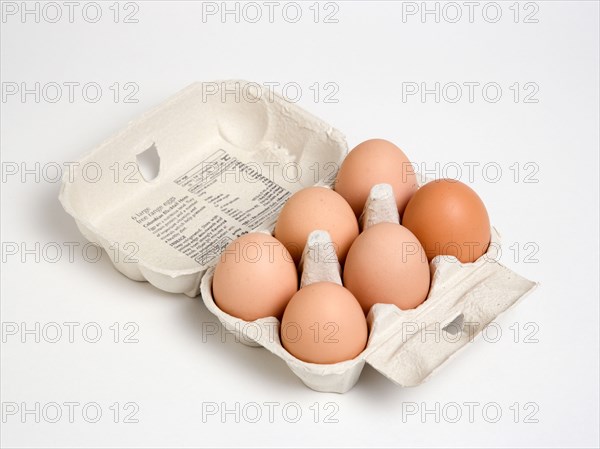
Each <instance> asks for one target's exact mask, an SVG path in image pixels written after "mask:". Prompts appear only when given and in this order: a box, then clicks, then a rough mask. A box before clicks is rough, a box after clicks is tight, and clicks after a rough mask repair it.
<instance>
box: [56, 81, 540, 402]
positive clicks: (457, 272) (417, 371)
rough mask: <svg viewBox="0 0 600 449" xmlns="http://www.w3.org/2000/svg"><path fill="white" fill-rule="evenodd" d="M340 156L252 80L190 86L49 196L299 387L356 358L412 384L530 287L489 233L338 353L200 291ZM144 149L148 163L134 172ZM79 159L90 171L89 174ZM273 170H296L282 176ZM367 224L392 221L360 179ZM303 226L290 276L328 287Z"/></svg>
mask: <svg viewBox="0 0 600 449" xmlns="http://www.w3.org/2000/svg"><path fill="white" fill-rule="evenodd" d="M346 153H347V144H346V141H345V139H344V137H343V135H342V134H341V133H340V132H339V131H337V130H335V129H333V128H332V127H331V126H329V125H327V124H326V123H325V122H323V121H321V120H319V119H318V118H316V117H314V116H312V115H311V114H309V113H307V112H306V111H304V110H302V109H301V108H300V107H298V106H297V105H295V104H292V103H289V102H287V101H286V100H285V99H283V98H282V97H280V96H278V95H276V94H274V93H273V92H270V91H268V90H267V89H265V88H264V87H261V86H260V85H259V84H257V83H250V82H247V81H241V80H229V81H217V82H211V83H195V84H193V85H191V86H189V87H188V88H186V89H184V90H183V91H181V92H180V93H178V94H176V95H175V96H174V97H172V98H171V99H169V100H167V101H166V102H165V103H163V104H162V105H159V106H158V107H156V108H155V109H153V110H151V111H150V112H148V113H146V114H145V115H143V116H142V117H141V118H140V119H138V120H135V121H133V122H131V123H130V124H129V125H128V126H127V127H126V128H125V129H124V130H123V131H121V132H120V133H119V134H117V135H116V136H114V137H113V138H111V139H109V140H107V141H106V142H104V143H103V144H101V145H100V146H99V147H97V148H96V149H94V150H93V151H92V152H91V153H89V154H88V155H87V156H85V157H84V158H83V159H82V160H81V161H80V162H79V164H77V165H76V167H75V170H74V173H72V177H71V176H69V177H68V178H67V176H66V175H65V178H64V179H63V183H62V186H61V193H60V201H61V203H62V204H63V207H64V208H65V210H66V211H67V212H68V213H69V214H71V215H72V216H73V217H74V218H75V221H76V223H77V226H78V227H79V229H80V230H81V232H82V234H83V235H84V236H85V237H86V238H87V239H88V240H90V241H92V242H95V243H97V244H98V245H100V246H101V247H103V248H104V249H105V250H106V252H107V254H108V255H109V257H110V259H111V261H112V262H113V264H114V266H115V268H116V269H117V270H119V271H120V272H121V273H123V274H125V275H126V276H128V277H129V278H131V279H133V280H137V281H148V282H150V283H151V284H152V285H154V286H155V287H157V288H159V289H161V290H165V291H168V292H173V293H185V294H187V295H188V296H192V297H193V296H197V295H198V294H201V296H202V299H203V301H204V303H205V304H206V307H207V308H208V310H209V311H211V312H212V313H213V314H215V315H216V316H217V317H218V318H219V320H220V321H221V323H222V324H223V326H224V327H225V329H227V330H228V331H230V332H232V333H234V334H236V335H237V336H238V337H239V338H238V339H239V341H240V342H241V343H244V344H247V345H250V346H263V347H265V348H266V349H268V350H269V351H270V352H272V353H273V354H275V355H276V356H278V357H280V358H281V359H283V360H284V361H285V362H286V363H287V365H288V366H289V367H290V369H291V370H292V371H293V372H294V373H295V374H296V375H297V376H298V377H299V378H300V379H301V380H302V381H303V382H304V383H305V384H306V385H307V386H308V387H310V388H312V389H314V390H317V391H325V392H337V393H343V392H346V391H348V390H350V389H351V388H352V387H353V386H354V385H355V384H356V382H357V381H358V378H359V377H360V374H361V372H362V369H363V367H364V364H365V363H368V364H369V365H371V366H372V367H374V368H375V369H376V370H378V371H379V372H381V373H382V374H383V375H384V376H386V377H388V378H389V379H390V380H392V381H393V382H395V383H397V384H399V385H401V386H415V385H418V384H420V383H421V382H423V381H424V380H425V379H426V378H427V377H429V376H430V375H431V374H432V373H433V372H434V371H435V370H436V369H437V368H439V367H440V366H441V365H442V364H443V363H444V362H445V361H446V360H448V359H449V358H450V357H451V356H452V355H453V354H456V353H457V352H458V350H459V349H461V348H463V347H464V346H465V345H466V344H467V343H468V342H470V341H471V340H472V338H473V337H474V336H475V335H477V334H478V333H479V332H481V330H482V329H483V328H484V327H485V326H486V325H487V324H488V323H490V322H491V321H492V320H493V319H494V318H496V317H497V316H498V315H499V314H500V313H502V312H503V311H505V310H506V309H508V308H509V307H511V306H512V305H514V304H515V303H516V302H517V301H518V300H519V299H521V298H523V297H524V296H526V295H527V294H528V293H529V292H531V291H532V290H533V289H534V288H535V287H536V284H535V283H534V282H532V281H529V280H527V279H525V278H522V277H521V276H519V275H517V274H515V273H514V272H512V271H511V270H509V269H508V268H506V267H504V266H502V265H501V264H500V263H498V262H497V261H496V251H497V249H498V248H499V244H500V241H499V234H498V233H497V232H496V230H495V229H493V228H492V234H491V235H492V237H491V244H490V245H489V248H488V251H487V253H486V254H484V256H482V257H480V258H479V259H478V260H476V261H475V262H473V263H466V264H465V263H460V262H458V261H457V260H456V259H455V258H452V257H447V256H443V257H440V256H438V257H436V258H434V259H433V260H432V261H431V263H430V269H431V273H432V278H431V288H430V291H429V295H428V297H427V299H426V300H425V302H423V303H422V304H421V305H419V306H418V307H416V308H415V309H410V310H401V309H399V308H398V307H397V306H395V305H391V304H375V305H374V306H373V307H372V308H371V310H370V311H369V314H368V316H367V321H368V325H369V338H368V342H367V346H366V348H365V349H364V351H362V352H361V353H360V354H359V355H358V356H357V357H355V358H353V359H352V360H347V361H344V362H340V363H335V364H314V363H307V362H303V361H301V360H299V359H297V358H295V357H294V356H292V355H291V354H290V353H289V352H288V351H286V350H285V348H284V347H283V345H282V344H281V340H280V334H279V326H280V322H279V320H278V319H277V318H275V317H267V318H262V319H258V320H256V321H252V322H247V321H244V320H241V319H239V318H236V317H233V316H231V315H229V314H227V313H225V312H223V311H222V310H220V309H219V307H217V305H216V304H215V302H214V299H213V294H212V278H213V275H214V270H215V264H216V262H217V261H218V258H219V256H220V254H221V252H222V251H223V250H224V248H225V246H226V245H227V244H228V243H230V242H231V241H232V240H234V239H235V238H236V237H238V236H239V235H242V234H245V233H248V232H251V231H257V230H261V232H265V233H272V230H273V226H274V223H275V221H276V219H277V214H278V212H279V211H280V210H281V208H282V207H283V205H284V203H285V201H286V200H287V199H288V198H289V197H290V195H291V194H293V193H295V192H296V191H299V190H300V189H302V188H305V187H309V186H313V185H319V186H331V185H332V183H333V180H334V177H335V172H334V171H331V170H323V168H326V167H339V166H340V164H341V162H342V160H343V158H344V156H345V154H346ZM148 155H149V156H151V157H152V156H153V157H154V159H155V164H154V167H153V168H154V170H152V169H151V170H150V171H149V172H146V171H145V169H146V168H147V167H146V168H145V167H144V158H145V157H147V156H148ZM157 166H158V167H157ZM90 167H93V168H94V170H95V172H99V173H102V174H103V175H102V176H100V177H95V178H94V179H93V180H91V179H90V176H89V175H87V171H88V170H89V169H90ZM272 167H277V168H279V169H278V170H271V168H272ZM285 167H294V168H295V169H296V170H297V173H298V175H297V176H295V177H294V178H293V179H290V177H289V176H286V172H285V171H284V170H285ZM311 167H317V171H316V172H315V170H314V169H313V168H311ZM151 168H152V167H151ZM267 168H268V169H269V173H268V175H265V174H264V173H263V172H262V170H263V169H267ZM117 170H120V172H118V173H117ZM70 175H71V174H70ZM426 181H427V180H426V179H424V178H420V179H419V184H423V183H424V182H426ZM379 222H392V223H398V211H397V209H396V207H395V202H394V199H393V193H392V192H391V189H390V187H389V186H386V185H378V186H376V187H374V188H373V189H372V191H371V194H370V196H369V199H368V201H367V204H366V205H365V208H364V212H363V214H362V216H361V223H362V225H363V227H364V228H366V227H369V226H373V225H374V224H376V223H379ZM315 231H316V232H313V233H312V234H311V235H310V236H309V239H308V242H307V245H306V247H305V248H304V252H303V255H302V260H301V270H302V276H301V286H306V285H309V284H312V283H315V282H320V281H328V282H333V283H336V284H339V285H341V277H340V267H339V264H338V263H337V261H336V262H335V263H331V258H325V257H322V255H323V254H326V253H327V250H328V249H329V251H331V248H332V245H331V239H330V237H329V235H328V234H327V232H324V231H320V230H315ZM319 255H321V256H319ZM334 256H335V254H334Z"/></svg>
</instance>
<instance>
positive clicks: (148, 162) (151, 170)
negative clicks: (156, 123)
mask: <svg viewBox="0 0 600 449" xmlns="http://www.w3.org/2000/svg"><path fill="white" fill-rule="evenodd" d="M135 158H136V162H137V165H138V170H139V172H140V174H141V175H142V177H143V178H144V180H146V181H147V182H150V181H152V180H154V179H156V177H157V176H158V172H159V170H160V156H159V155H158V150H157V148H156V143H153V144H152V145H150V147H148V148H147V149H145V150H144V151H142V152H141V153H139V154H137V155H136V156H135Z"/></svg>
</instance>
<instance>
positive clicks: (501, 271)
mask: <svg viewBox="0 0 600 449" xmlns="http://www.w3.org/2000/svg"><path fill="white" fill-rule="evenodd" d="M418 181H419V185H422V184H423V183H424V182H427V181H428V180H427V178H424V177H421V176H419V175H418ZM360 221H361V224H362V229H366V228H368V227H370V226H373V225H375V224H377V223H381V222H391V223H399V216H398V210H397V206H396V201H395V199H394V195H393V192H392V189H391V186H389V185H387V184H381V185H377V186H375V187H374V188H373V189H372V190H371V193H370V195H369V199H368V200H367V203H366V205H365V209H364V212H363V214H362V215H361V218H360ZM264 232H266V231H264ZM333 248H334V246H333V244H332V242H331V238H330V236H329V234H328V233H327V232H326V231H322V230H316V231H314V232H313V233H311V235H310V236H309V238H308V242H307V244H306V247H305V249H304V252H303V255H302V262H301V265H302V266H301V270H302V276H301V281H300V286H301V287H304V286H306V285H309V284H312V283H315V282H323V281H325V282H334V283H337V284H339V285H342V279H341V269H340V265H339V263H338V262H337V259H335V251H334V249H333ZM499 248H500V235H499V233H498V232H497V231H496V229H495V228H493V227H492V229H491V243H490V246H489V248H488V251H487V252H486V254H484V255H483V256H481V257H480V258H479V259H478V260H476V261H475V262H473V263H460V262H459V261H458V260H457V259H456V258H455V257H452V256H437V257H435V258H434V259H433V260H432V261H431V263H430V270H431V275H432V278H431V289H430V291H429V295H428V297H427V299H426V300H425V302H423V303H422V304H421V305H419V306H418V307H416V308H415V309H410V310H401V309H399V308H398V307H397V306H395V305H391V304H375V305H374V306H373V307H372V308H371V310H370V311H369V314H368V315H367V323H368V325H369V339H368V342H367V346H366V348H365V350H364V351H363V352H361V353H360V354H359V355H358V356H357V357H355V358H354V359H352V360H348V361H344V362H340V363H335V364H329V365H320V364H315V363H307V362H304V361H302V360H299V359H297V358H296V357H294V356H293V355H292V354H290V353H289V352H288V351H286V349H285V348H284V347H283V345H282V344H281V340H280V336H279V335H280V334H279V327H280V322H279V320H278V319H277V318H275V317H268V318H262V319H259V320H256V321H253V322H247V321H244V320H241V319H239V318H236V317H234V316H231V315H229V314H227V313H225V312H223V311H222V310H221V309H219V307H218V306H217V305H216V304H215V302H214V298H213V295H212V285H211V284H212V278H213V275H214V268H211V269H209V270H208V272H207V273H206V275H205V276H204V278H203V279H202V283H201V287H200V291H201V295H202V299H203V300H204V303H205V304H206V307H207V308H208V310H209V311H211V312H212V313H213V314H215V315H216V316H217V317H218V318H219V320H220V321H221V323H222V324H223V326H224V327H225V329H227V330H228V331H229V332H231V333H233V334H235V335H236V340H237V341H239V342H241V343H243V344H246V345H248V346H263V347H265V348H266V349H268V350H269V351H271V352H272V353H273V354H275V355H276V356H278V357H280V358H281V359H282V360H284V361H285V362H286V364H287V365H288V366H289V368H290V369H291V370H292V371H293V372H294V374H296V375H297V376H298V377H299V378H300V379H301V380H302V382H304V384H305V385H307V386H308V387H310V388H312V389H313V390H317V391H323V392H334V393H345V392H346V391H348V390H350V389H351V388H352V387H353V386H354V385H355V384H356V382H357V381H358V379H359V377H360V374H361V372H362V370H363V368H364V365H365V363H368V364H369V365H371V366H372V367H373V368H375V369H376V370H377V371H379V372H380V373H382V374H383V375H384V376H386V377H387V378H388V379H390V380H392V381H393V382H395V383H397V384H398V385H401V386H404V387H410V386H416V385H419V384H420V383H422V382H423V381H425V380H426V379H427V378H428V377H429V376H430V375H431V374H433V372H434V371H435V370H437V369H438V368H439V367H440V366H441V365H442V364H443V363H444V362H446V361H447V360H448V359H449V358H450V357H451V356H452V355H454V354H456V353H457V352H458V351H459V350H460V349H461V348H463V347H464V346H465V345H467V344H468V343H469V342H471V341H472V340H473V338H474V337H475V336H476V335H477V334H479V333H480V332H481V331H482V329H483V328H484V327H485V326H486V325H488V324H489V323H490V322H491V321H492V320H493V319H494V318H496V317H497V316H498V315H499V314H501V313H502V312H504V311H505V310H506V309H508V308H509V307H511V306H513V305H514V304H516V302H517V301H518V300H519V299H521V298H523V297H524V296H525V295H527V294H528V293H529V292H531V291H532V290H533V289H534V288H535V287H536V283H534V282H532V281H529V280H527V279H525V278H523V277H521V276H519V275H517V274H515V273H514V272H512V271H511V270H509V269H508V268H506V267H504V266H502V265H501V264H499V263H498V262H497V257H498V250H499Z"/></svg>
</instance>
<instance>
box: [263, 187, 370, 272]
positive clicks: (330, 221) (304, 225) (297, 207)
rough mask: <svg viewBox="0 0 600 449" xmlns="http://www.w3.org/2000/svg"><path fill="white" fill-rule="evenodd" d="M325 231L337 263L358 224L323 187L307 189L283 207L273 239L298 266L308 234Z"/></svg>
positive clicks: (344, 205)
mask: <svg viewBox="0 0 600 449" xmlns="http://www.w3.org/2000/svg"><path fill="white" fill-rule="evenodd" d="M316 229H320V230H323V231H327V232H328V233H329V235H330V236H331V240H332V242H333V244H334V246H335V252H336V254H337V256H338V259H339V261H340V263H343V262H344V259H345V258H346V253H347V252H348V249H349V248H350V245H351V244H352V242H353V241H354V239H355V238H356V236H357V235H358V222H357V221H356V217H355V216H354V213H353V212H352V209H351V208H350V206H349V205H348V203H347V202H346V201H345V200H344V198H342V197H341V196H340V195H339V194H337V193H336V192H334V191H333V190H331V189H328V188H326V187H308V188H306V189H302V190H300V191H298V192H296V193H294V194H293V195H292V196H291V197H290V199H289V200H288V201H287V202H286V203H285V206H283V209H281V213H280V214H279V217H278V218H277V223H276V225H275V232H274V234H275V237H276V238H277V239H278V240H279V241H280V242H281V243H283V244H284V245H285V247H286V248H287V249H288V251H289V252H290V254H291V255H292V257H293V259H294V261H295V262H296V263H298V262H299V261H300V257H301V256H302V250H303V249H304V246H305V245H306V241H307V239H308V234H310V233H311V232H312V231H314V230H316Z"/></svg>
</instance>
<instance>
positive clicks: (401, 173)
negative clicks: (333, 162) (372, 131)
mask: <svg viewBox="0 0 600 449" xmlns="http://www.w3.org/2000/svg"><path fill="white" fill-rule="evenodd" d="M383 183H385V184H390V185H391V186H392V189H393V190H394V195H395V197H396V205H397V206H398V212H399V213H400V215H402V213H403V212H404V208H405V207H406V204H407V203H408V200H410V198H411V197H412V195H413V194H414V193H415V192H416V190H417V178H416V176H415V172H414V169H413V166H412V165H411V163H410V161H409V160H408V158H407V157H406V155H405V154H404V153H403V152H402V150H401V149H400V148H398V147H397V146H396V145H394V144H393V143H391V142H388V141H387V140H383V139H371V140H367V141H365V142H363V143H361V144H360V145H358V146H357V147H355V148H354V149H353V150H352V151H350V153H348V156H346V159H344V162H343V163H342V166H341V167H340V170H339V172H338V175H337V179H336V181H335V191H336V192H338V193H339V194H340V195H342V196H343V197H344V198H345V199H346V201H348V203H349V204H350V206H351V207H352V210H353V211H354V213H355V215H356V216H357V217H358V216H360V214H361V213H362V211H363V207H364V206H365V202H366V201H367V197H368V196H369V192H370V191H371V188H372V187H373V186H374V185H375V184H383Z"/></svg>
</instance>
